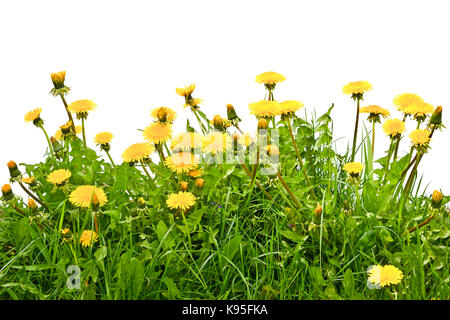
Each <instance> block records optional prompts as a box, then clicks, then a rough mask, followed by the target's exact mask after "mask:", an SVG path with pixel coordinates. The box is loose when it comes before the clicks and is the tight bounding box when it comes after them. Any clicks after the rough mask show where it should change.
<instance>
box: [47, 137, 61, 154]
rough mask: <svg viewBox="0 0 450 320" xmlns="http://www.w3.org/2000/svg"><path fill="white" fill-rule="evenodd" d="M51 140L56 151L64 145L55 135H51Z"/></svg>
mask: <svg viewBox="0 0 450 320" xmlns="http://www.w3.org/2000/svg"><path fill="white" fill-rule="evenodd" d="M50 142H51V144H52V147H53V150H54V151H55V153H58V152H60V151H61V150H62V149H63V147H62V146H61V144H60V143H59V142H58V140H56V139H55V137H53V136H52V137H50Z"/></svg>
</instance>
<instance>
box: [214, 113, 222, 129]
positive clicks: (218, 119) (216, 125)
mask: <svg viewBox="0 0 450 320" xmlns="http://www.w3.org/2000/svg"><path fill="white" fill-rule="evenodd" d="M212 124H213V126H214V129H216V130H219V131H222V130H223V120H222V117H221V116H220V115H218V114H216V115H215V116H214V118H213V120H212Z"/></svg>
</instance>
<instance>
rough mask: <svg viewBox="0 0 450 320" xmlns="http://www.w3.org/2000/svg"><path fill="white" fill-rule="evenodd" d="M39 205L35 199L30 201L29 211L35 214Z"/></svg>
mask: <svg viewBox="0 0 450 320" xmlns="http://www.w3.org/2000/svg"><path fill="white" fill-rule="evenodd" d="M37 208H38V207H37V204H36V201H34V200H33V199H31V198H30V199H28V209H30V211H31V212H35V211H36V210H37Z"/></svg>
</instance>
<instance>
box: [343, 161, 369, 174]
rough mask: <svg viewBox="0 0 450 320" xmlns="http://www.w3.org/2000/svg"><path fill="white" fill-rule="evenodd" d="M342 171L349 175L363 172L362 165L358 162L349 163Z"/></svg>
mask: <svg viewBox="0 0 450 320" xmlns="http://www.w3.org/2000/svg"><path fill="white" fill-rule="evenodd" d="M342 169H343V170H344V171H346V172H347V173H348V174H350V175H358V174H360V173H361V171H363V169H364V165H363V164H362V163H359V162H349V163H346V164H345V165H344V167H343V168H342Z"/></svg>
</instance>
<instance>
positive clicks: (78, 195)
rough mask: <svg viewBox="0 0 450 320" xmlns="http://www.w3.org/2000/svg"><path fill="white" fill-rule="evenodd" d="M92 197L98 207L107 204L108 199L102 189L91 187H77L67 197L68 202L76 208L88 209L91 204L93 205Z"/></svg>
mask: <svg viewBox="0 0 450 320" xmlns="http://www.w3.org/2000/svg"><path fill="white" fill-rule="evenodd" d="M94 197H95V198H96V202H97V204H98V206H99V207H103V206H104V205H105V204H106V203H107V202H108V198H107V197H106V194H105V192H104V191H103V189H102V188H99V187H96V186H91V185H83V186H79V187H77V188H76V189H75V190H74V191H72V193H71V194H70V195H69V201H70V202H71V203H72V204H73V205H75V206H77V207H80V208H89V207H90V205H91V203H93V199H94Z"/></svg>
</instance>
